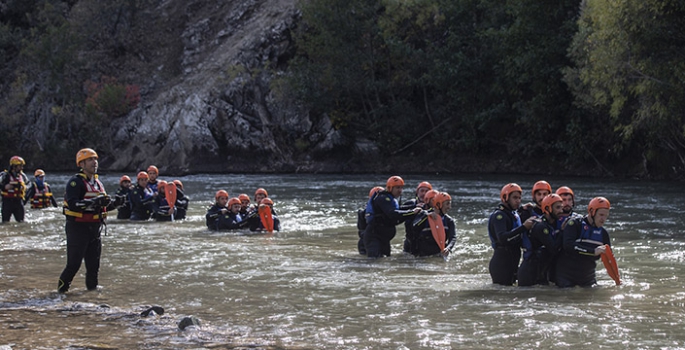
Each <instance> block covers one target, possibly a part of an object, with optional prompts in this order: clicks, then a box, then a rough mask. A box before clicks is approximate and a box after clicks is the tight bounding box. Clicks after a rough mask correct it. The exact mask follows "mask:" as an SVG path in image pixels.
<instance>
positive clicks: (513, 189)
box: [499, 183, 523, 203]
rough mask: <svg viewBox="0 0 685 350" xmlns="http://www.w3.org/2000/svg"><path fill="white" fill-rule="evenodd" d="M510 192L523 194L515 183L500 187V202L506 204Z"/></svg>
mask: <svg viewBox="0 0 685 350" xmlns="http://www.w3.org/2000/svg"><path fill="white" fill-rule="evenodd" d="M512 192H519V193H523V190H522V189H521V186H519V185H517V184H515V183H508V184H506V185H504V187H502V190H501V191H500V192H499V198H500V199H501V200H502V202H503V203H504V202H506V201H507V200H509V195H510V194H511V193H512Z"/></svg>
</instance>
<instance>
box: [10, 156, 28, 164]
mask: <svg viewBox="0 0 685 350" xmlns="http://www.w3.org/2000/svg"><path fill="white" fill-rule="evenodd" d="M10 165H26V162H25V161H24V158H22V157H19V156H14V157H12V158H10Z"/></svg>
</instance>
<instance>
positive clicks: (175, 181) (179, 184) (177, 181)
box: [174, 180, 183, 191]
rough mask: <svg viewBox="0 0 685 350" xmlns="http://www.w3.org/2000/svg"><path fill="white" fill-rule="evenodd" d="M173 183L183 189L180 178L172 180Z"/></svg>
mask: <svg viewBox="0 0 685 350" xmlns="http://www.w3.org/2000/svg"><path fill="white" fill-rule="evenodd" d="M174 183H175V184H176V187H178V188H180V189H181V191H183V182H181V180H174Z"/></svg>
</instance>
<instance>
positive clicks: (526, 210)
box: [518, 180, 552, 222]
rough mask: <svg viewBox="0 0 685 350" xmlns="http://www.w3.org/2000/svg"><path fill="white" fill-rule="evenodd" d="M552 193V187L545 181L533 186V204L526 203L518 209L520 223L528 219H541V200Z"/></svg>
mask: <svg viewBox="0 0 685 350" xmlns="http://www.w3.org/2000/svg"><path fill="white" fill-rule="evenodd" d="M550 193H552V186H550V184H549V183H548V182H547V181H544V180H540V181H538V182H536V183H535V184H534V185H533V191H532V195H533V202H532V203H526V204H524V205H522V206H521V207H520V208H519V209H518V213H519V216H520V217H521V222H523V221H526V220H528V218H529V217H536V218H539V217H542V214H543V213H542V199H543V198H545V197H546V196H547V195H548V194H550Z"/></svg>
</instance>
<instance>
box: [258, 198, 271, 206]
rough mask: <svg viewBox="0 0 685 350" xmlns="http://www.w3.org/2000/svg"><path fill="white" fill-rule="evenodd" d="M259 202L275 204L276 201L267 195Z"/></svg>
mask: <svg viewBox="0 0 685 350" xmlns="http://www.w3.org/2000/svg"><path fill="white" fill-rule="evenodd" d="M259 204H268V205H274V201H272V200H271V198H269V197H267V198H264V199H262V201H261V202H259Z"/></svg>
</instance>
